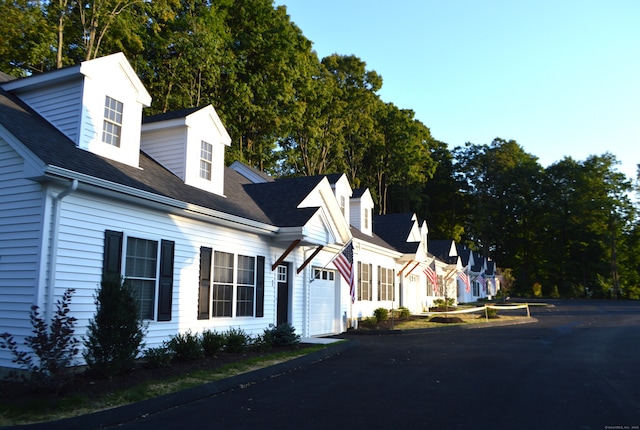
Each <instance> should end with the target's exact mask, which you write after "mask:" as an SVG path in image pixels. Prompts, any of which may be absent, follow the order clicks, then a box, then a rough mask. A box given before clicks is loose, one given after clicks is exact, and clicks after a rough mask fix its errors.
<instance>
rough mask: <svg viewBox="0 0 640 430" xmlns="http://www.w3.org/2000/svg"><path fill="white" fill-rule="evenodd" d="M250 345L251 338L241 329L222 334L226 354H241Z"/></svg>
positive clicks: (232, 329)
mask: <svg viewBox="0 0 640 430" xmlns="http://www.w3.org/2000/svg"><path fill="white" fill-rule="evenodd" d="M250 343H251V337H250V336H249V335H248V334H247V333H246V332H245V331H244V330H242V329H241V328H237V329H236V328H230V329H229V330H227V331H226V332H225V333H224V344H225V349H224V350H225V351H226V352H242V351H244V349H245V348H246V347H247V345H249V344H250Z"/></svg>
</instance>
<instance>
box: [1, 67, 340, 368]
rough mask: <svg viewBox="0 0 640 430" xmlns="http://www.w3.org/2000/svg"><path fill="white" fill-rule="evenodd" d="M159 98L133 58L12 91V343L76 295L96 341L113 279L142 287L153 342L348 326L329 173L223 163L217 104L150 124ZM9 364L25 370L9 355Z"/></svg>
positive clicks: (5, 138)
mask: <svg viewBox="0 0 640 430" xmlns="http://www.w3.org/2000/svg"><path fill="white" fill-rule="evenodd" d="M150 103H151V98H150V97H149V94H148V93H147V91H146V90H145V89H144V87H143V86H142V84H141V82H140V80H139V79H138V77H137V76H136V74H135V73H134V71H133V70H132V68H131V66H130V65H129V63H128V62H127V60H126V58H125V57H124V56H123V55H122V54H114V55H110V56H107V57H103V58H99V59H96V60H91V61H86V62H83V63H81V64H80V65H78V66H74V67H69V68H65V69H60V70H56V71H53V72H50V73H46V74H42V75H37V76H32V77H29V78H24V79H17V80H8V81H5V82H2V83H1V84H0V213H1V214H2V215H1V222H0V332H5V331H8V332H9V333H11V334H13V335H15V336H16V338H17V340H18V341H19V343H20V342H21V340H20V339H21V338H23V337H24V336H27V335H29V334H30V333H31V325H30V322H29V310H30V307H31V306H32V305H33V304H36V305H38V306H39V307H40V309H41V311H42V313H43V314H44V317H45V318H50V317H51V315H52V313H53V312H54V310H55V302H56V300H58V299H59V298H60V297H61V296H62V294H63V292H64V291H65V290H66V289H67V288H74V289H75V294H74V295H73V299H72V305H71V309H72V315H73V316H74V317H76V318H77V319H78V320H77V326H76V334H77V335H78V336H82V335H83V334H84V333H85V331H86V327H87V325H88V321H89V319H91V318H92V317H93V316H94V313H95V305H94V295H95V291H96V288H97V286H98V285H99V283H100V280H101V278H102V274H103V272H104V271H115V272H118V273H120V274H122V275H123V276H125V277H127V278H128V279H129V280H130V281H131V284H132V285H133V287H134V290H135V293H136V297H137V302H138V306H139V309H140V312H141V315H142V316H143V317H144V319H145V320H146V321H147V322H148V334H147V338H146V345H147V346H148V347H153V346H158V345H160V344H161V342H162V341H164V340H167V339H168V337H169V336H171V335H175V334H177V333H180V332H184V331H186V330H192V331H193V332H201V331H202V330H204V329H207V328H210V329H219V330H226V329H228V328H230V327H236V328H238V327H239V328H242V329H243V330H245V331H247V332H248V333H249V334H252V335H255V334H260V333H262V331H263V330H264V329H265V328H267V327H268V326H269V325H270V324H278V323H283V322H289V323H291V324H292V325H293V326H294V327H295V328H296V330H297V332H298V333H299V334H301V335H302V336H305V337H307V336H317V335H325V334H335V333H340V332H342V331H344V330H346V319H345V318H344V317H345V315H346V312H347V304H348V302H349V299H348V292H347V293H346V295H345V294H343V292H342V291H341V289H340V288H339V287H340V284H341V283H340V280H339V279H336V277H335V276H333V279H332V280H331V281H329V280H325V282H313V283H311V282H310V281H311V279H313V278H314V276H316V275H317V271H318V270H320V269H319V268H322V267H324V266H325V265H326V264H327V263H328V262H330V261H331V259H332V258H333V257H334V256H335V255H336V254H337V253H338V252H339V251H340V250H341V249H342V247H343V246H344V245H345V244H347V243H349V241H351V239H352V236H351V231H350V227H349V224H348V222H347V220H346V219H345V217H344V216H343V213H342V208H341V207H340V205H339V203H338V201H339V200H336V196H335V194H334V189H332V186H331V184H330V183H329V181H328V179H327V178H326V177H313V178H296V179H283V180H275V181H274V180H272V179H270V178H269V177H267V176H265V175H263V174H260V173H257V172H255V171H254V170H253V169H249V168H248V167H246V166H242V165H235V167H234V168H226V167H224V164H223V160H224V156H223V155H224V149H225V147H226V146H228V145H229V144H230V139H229V135H228V134H227V132H226V131H225V129H224V126H223V125H222V124H221V122H220V120H219V118H218V116H217V114H216V112H215V110H214V109H213V107H211V106H205V107H202V108H195V109H189V110H185V111H181V112H174V113H171V114H166V115H159V116H154V117H151V118H146V119H145V120H144V121H143V120H142V110H143V108H144V107H146V106H149V104H150ZM0 366H13V364H12V363H11V357H10V356H9V354H8V352H7V351H6V350H0Z"/></svg>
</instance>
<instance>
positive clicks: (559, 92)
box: [275, 0, 640, 178]
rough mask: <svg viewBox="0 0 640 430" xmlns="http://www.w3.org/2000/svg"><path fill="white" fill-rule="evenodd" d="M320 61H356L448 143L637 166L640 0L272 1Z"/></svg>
mask: <svg viewBox="0 0 640 430" xmlns="http://www.w3.org/2000/svg"><path fill="white" fill-rule="evenodd" d="M275 4H276V5H281V4H284V5H285V6H286V7H287V11H288V13H289V15H290V16H291V20H292V21H293V22H294V23H296V24H297V25H298V27H300V28H301V29H302V32H303V33H304V35H305V36H306V37H307V38H308V39H310V40H311V41H312V42H313V48H314V50H315V51H316V52H317V53H318V56H319V57H320V58H322V57H324V56H327V55H330V54H332V53H338V54H341V55H352V54H353V55H356V56H358V57H359V58H361V59H362V60H363V61H365V62H366V63H367V69H369V70H375V71H376V72H378V73H379V74H380V75H382V78H383V86H382V89H381V90H380V92H379V94H380V97H381V98H382V100H384V101H385V102H392V103H394V104H395V105H396V106H398V107H399V108H403V109H413V110H414V111H415V113H416V118H417V119H419V120H420V121H422V122H423V123H424V124H425V125H426V126H427V127H429V128H430V129H431V134H432V135H433V136H434V137H435V138H436V139H438V140H441V141H443V142H446V143H448V144H449V147H450V148H453V147H455V146H458V145H463V144H464V143H465V142H472V143H477V144H485V143H487V144H488V143H491V141H492V140H493V139H494V138H495V137H501V138H503V139H514V140H516V141H517V142H518V143H519V144H520V145H521V146H522V147H523V148H524V150H525V151H526V152H528V153H530V154H532V155H535V156H536V157H538V158H539V162H540V163H541V164H542V165H543V166H544V167H546V166H548V165H549V164H552V163H554V162H556V161H560V160H561V159H563V158H564V157H565V156H571V157H573V158H574V159H576V160H584V159H586V158H587V157H588V156H589V155H601V154H603V153H605V152H607V151H608V152H611V153H613V154H614V155H615V156H616V157H617V158H618V160H619V161H621V163H622V164H621V165H620V166H619V169H620V171H622V172H623V173H625V174H626V175H627V176H629V177H630V178H631V177H633V178H635V173H636V165H637V164H638V163H640V1H637V0H607V1H604V0H601V1H592V0H582V1H572V0H571V1H569V0H560V1H558V0H553V1H549V0H536V1H526V0H523V1H520V0H516V1H514V0H509V1H507V0H505V1H497V0H495V1H494V0H486V1H471V0H459V1H458V0H451V1H449V0H446V1H443V0H438V1H432V0H396V1H388V0H387V1H382V0H276V1H275Z"/></svg>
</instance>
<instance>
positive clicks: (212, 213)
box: [44, 166, 280, 234]
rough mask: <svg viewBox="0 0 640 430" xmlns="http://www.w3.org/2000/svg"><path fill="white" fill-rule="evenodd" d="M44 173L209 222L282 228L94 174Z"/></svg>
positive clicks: (54, 169)
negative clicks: (101, 177) (166, 207)
mask: <svg viewBox="0 0 640 430" xmlns="http://www.w3.org/2000/svg"><path fill="white" fill-rule="evenodd" d="M44 173H45V174H49V175H54V176H62V177H65V178H69V179H77V180H79V181H82V183H83V184H87V185H92V186H95V187H98V188H100V189H102V190H105V191H106V192H107V193H111V194H112V195H113V196H114V197H120V198H122V196H123V195H128V196H132V197H135V198H138V199H143V200H146V201H149V202H152V203H156V204H158V205H163V206H170V207H173V208H176V209H180V210H181V211H185V212H188V213H189V214H191V215H192V216H193V217H196V218H205V217H206V218H207V219H208V220H209V222H211V221H213V220H212V219H211V218H213V219H215V222H217V223H218V224H221V225H227V226H232V227H234V228H241V227H243V226H244V229H245V230H247V231H251V232H254V233H255V232H258V233H261V234H276V233H277V232H278V231H279V230H280V229H279V227H276V226H273V225H270V224H265V223H262V222H259V221H253V220H250V219H247V218H242V217H239V216H237V215H231V214H228V213H224V212H221V211H217V210H214V209H209V208H206V207H204V206H198V205H194V204H191V203H187V202H184V201H182V200H177V199H174V198H171V197H165V196H161V195H159V194H155V193H151V192H148V191H143V190H139V189H137V188H133V187H129V186H126V185H122V184H118V183H115V182H111V181H107V180H104V179H100V178H96V177H94V176H90V175H85V174H83V173H78V172H74V171H73V170H68V169H65V168H62V167H58V166H47V167H46V168H45V170H44ZM185 215H186V214H185Z"/></svg>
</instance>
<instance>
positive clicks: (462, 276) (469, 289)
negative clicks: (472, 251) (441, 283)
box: [458, 272, 471, 293]
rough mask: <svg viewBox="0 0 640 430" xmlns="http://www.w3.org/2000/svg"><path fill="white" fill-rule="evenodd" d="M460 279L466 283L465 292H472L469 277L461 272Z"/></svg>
mask: <svg viewBox="0 0 640 430" xmlns="http://www.w3.org/2000/svg"><path fill="white" fill-rule="evenodd" d="M458 277H459V278H460V279H461V280H462V282H464V285H465V291H466V292H467V293H469V292H471V282H469V275H467V274H466V273H464V272H460V273H458Z"/></svg>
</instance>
